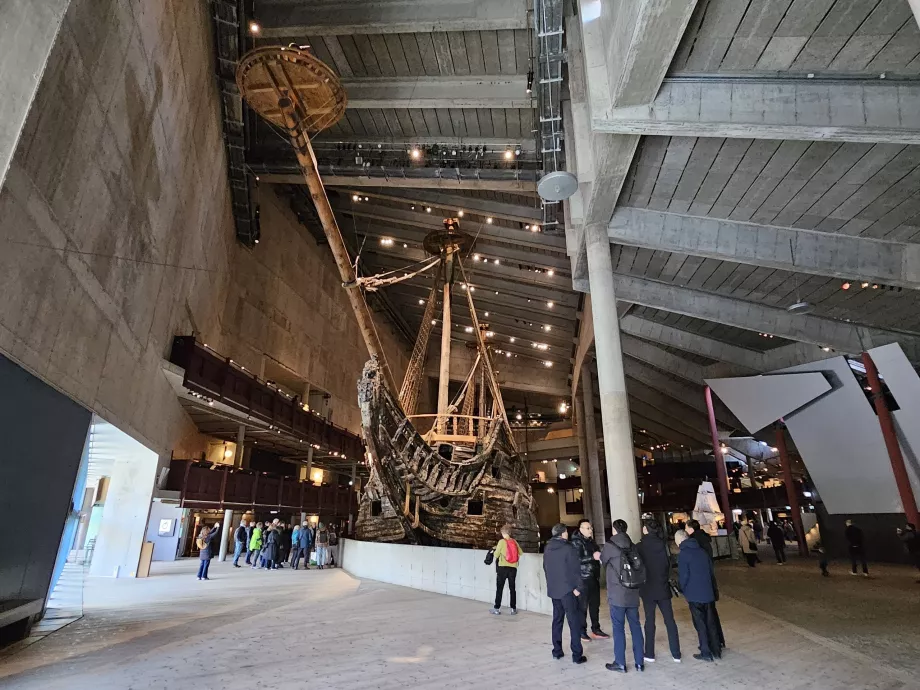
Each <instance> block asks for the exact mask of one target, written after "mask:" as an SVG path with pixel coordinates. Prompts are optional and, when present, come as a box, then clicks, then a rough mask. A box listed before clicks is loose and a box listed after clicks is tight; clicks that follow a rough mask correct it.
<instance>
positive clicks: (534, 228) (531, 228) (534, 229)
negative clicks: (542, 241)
mask: <svg viewBox="0 0 920 690" xmlns="http://www.w3.org/2000/svg"><path fill="white" fill-rule="evenodd" d="M530 231H531V232H540V226H539V225H531V226H530Z"/></svg>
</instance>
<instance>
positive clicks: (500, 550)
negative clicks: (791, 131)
mask: <svg viewBox="0 0 920 690" xmlns="http://www.w3.org/2000/svg"><path fill="white" fill-rule="evenodd" d="M511 529H512V527H511V525H504V526H503V527H502V538H501V539H499V540H498V544H496V545H495V549H494V551H493V555H494V557H495V606H493V607H492V608H491V609H490V610H489V612H490V613H494V614H495V615H499V614H500V613H501V612H502V594H504V590H505V581H506V580H507V582H508V591H509V592H510V594H511V601H510V602H509V603H510V604H511V607H510V608H511V615H512V616H513V615H515V614H516V613H517V591H516V589H515V586H514V581H515V578H516V577H517V569H518V561H520V559H521V547H520V545H519V544H518V543H517V542H516V541H515V540H514V539H512V538H511Z"/></svg>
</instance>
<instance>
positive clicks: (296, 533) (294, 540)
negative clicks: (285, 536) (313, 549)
mask: <svg viewBox="0 0 920 690" xmlns="http://www.w3.org/2000/svg"><path fill="white" fill-rule="evenodd" d="M299 548H300V525H294V530H293V531H292V532H291V558H290V563H291V566H293V565H294V559H295V558H297V550H298V549H299Z"/></svg>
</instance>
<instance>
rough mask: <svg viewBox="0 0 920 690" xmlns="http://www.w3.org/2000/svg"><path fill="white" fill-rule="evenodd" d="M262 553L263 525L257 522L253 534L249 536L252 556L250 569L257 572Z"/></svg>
mask: <svg viewBox="0 0 920 690" xmlns="http://www.w3.org/2000/svg"><path fill="white" fill-rule="evenodd" d="M261 552H262V523H261V522H257V523H255V525H254V526H253V528H252V534H251V535H250V536H249V554H250V555H251V556H252V562H251V563H250V566H249V567H250V568H252V569H253V570H255V569H256V568H258V567H259V554H260V553H261Z"/></svg>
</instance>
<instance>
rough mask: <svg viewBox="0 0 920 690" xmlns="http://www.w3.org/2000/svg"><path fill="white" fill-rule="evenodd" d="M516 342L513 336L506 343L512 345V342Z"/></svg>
mask: <svg viewBox="0 0 920 690" xmlns="http://www.w3.org/2000/svg"><path fill="white" fill-rule="evenodd" d="M516 340H517V338H515V337H514V336H511V337H510V338H508V342H509V343H513V342H515V341H516Z"/></svg>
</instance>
